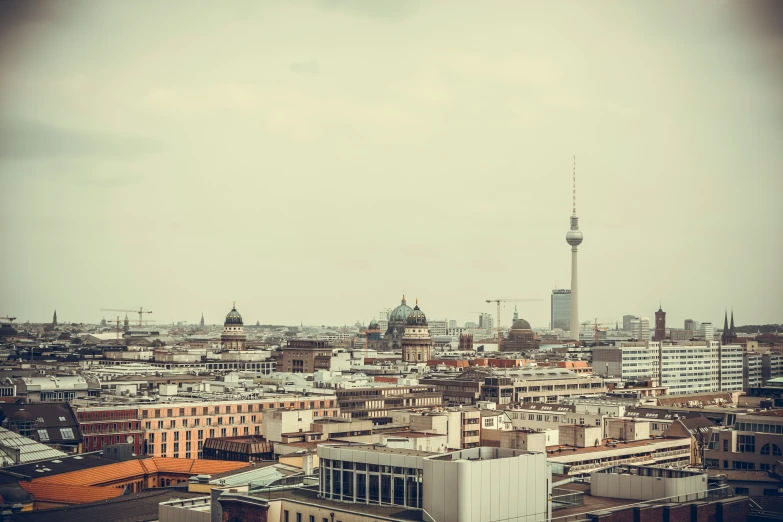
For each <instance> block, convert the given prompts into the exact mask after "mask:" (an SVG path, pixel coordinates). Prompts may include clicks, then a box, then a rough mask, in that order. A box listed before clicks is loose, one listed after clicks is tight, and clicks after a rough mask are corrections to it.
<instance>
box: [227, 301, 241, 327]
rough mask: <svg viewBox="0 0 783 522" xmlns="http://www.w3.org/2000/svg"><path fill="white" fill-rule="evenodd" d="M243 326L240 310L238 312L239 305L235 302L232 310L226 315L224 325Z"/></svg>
mask: <svg viewBox="0 0 783 522" xmlns="http://www.w3.org/2000/svg"><path fill="white" fill-rule="evenodd" d="M229 325H234V326H237V325H238V326H241V325H242V316H241V315H240V313H239V312H237V305H236V303H234V308H232V309H231V311H230V312H229V313H228V314H227V315H226V322H225V323H223V326H229Z"/></svg>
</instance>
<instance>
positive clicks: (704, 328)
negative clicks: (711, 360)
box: [699, 323, 715, 341]
mask: <svg viewBox="0 0 783 522" xmlns="http://www.w3.org/2000/svg"><path fill="white" fill-rule="evenodd" d="M699 335H700V336H701V338H702V339H704V340H705V341H713V340H715V329H714V328H713V326H712V323H701V326H700V327H699Z"/></svg>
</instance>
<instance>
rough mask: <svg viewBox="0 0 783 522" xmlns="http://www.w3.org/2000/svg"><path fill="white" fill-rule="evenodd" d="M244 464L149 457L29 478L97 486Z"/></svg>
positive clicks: (241, 466)
mask: <svg viewBox="0 0 783 522" xmlns="http://www.w3.org/2000/svg"><path fill="white" fill-rule="evenodd" d="M246 466H249V464H248V463H247V462H233V461H225V460H203V459H174V458H166V457H152V458H148V459H142V460H127V461H125V462H117V463H115V464H107V465H106V466H97V467H94V468H88V469H81V470H77V471H71V472H68V473H61V474H59V475H52V476H49V477H40V478H36V479H33V482H37V483H45V484H72V485H80V486H98V485H101V484H107V483H111V482H117V481H121V480H126V479H131V478H133V477H139V476H146V475H152V474H156V473H180V474H183V475H185V474H187V475H200V474H213V473H224V472H226V471H233V470H235V469H239V468H244V467H246Z"/></svg>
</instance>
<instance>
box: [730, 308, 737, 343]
mask: <svg viewBox="0 0 783 522" xmlns="http://www.w3.org/2000/svg"><path fill="white" fill-rule="evenodd" d="M729 332H731V336H732V337H733V338H734V339H733V340H736V339H737V334H736V333H735V331H734V309H733V308H732V309H731V326H729Z"/></svg>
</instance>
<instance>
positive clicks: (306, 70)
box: [291, 60, 321, 75]
mask: <svg viewBox="0 0 783 522" xmlns="http://www.w3.org/2000/svg"><path fill="white" fill-rule="evenodd" d="M291 71H293V72H295V73H296V74H303V75H310V74H319V73H320V72H321V68H320V67H319V66H318V62H316V61H315V60H310V61H307V62H294V63H292V64H291Z"/></svg>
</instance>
